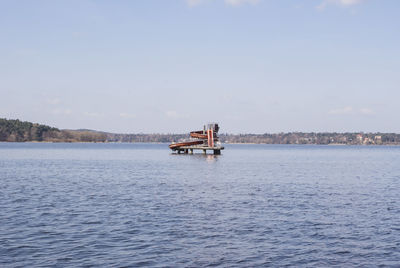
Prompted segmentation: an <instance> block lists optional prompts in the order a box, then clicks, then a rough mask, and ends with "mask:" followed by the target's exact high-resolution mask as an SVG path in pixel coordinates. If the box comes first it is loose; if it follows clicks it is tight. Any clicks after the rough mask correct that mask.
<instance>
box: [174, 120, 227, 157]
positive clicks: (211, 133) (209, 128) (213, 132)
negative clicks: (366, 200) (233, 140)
mask: <svg viewBox="0 0 400 268" xmlns="http://www.w3.org/2000/svg"><path fill="white" fill-rule="evenodd" d="M218 131H219V126H218V124H216V123H212V124H208V125H206V126H204V129H203V130H199V131H192V132H190V137H191V138H192V139H195V140H190V141H181V142H178V143H172V144H170V145H169V148H170V149H171V150H172V151H177V152H178V154H179V153H181V152H184V153H191V154H192V153H193V150H203V153H206V152H207V150H213V151H214V154H221V150H223V149H224V147H222V146H221V143H220V142H219V141H218V140H219V139H218Z"/></svg>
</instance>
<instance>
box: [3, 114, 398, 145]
mask: <svg viewBox="0 0 400 268" xmlns="http://www.w3.org/2000/svg"><path fill="white" fill-rule="evenodd" d="M185 138H189V134H115V133H106V132H98V131H93V130H60V129H58V128H54V127H50V126H46V125H41V124H36V123H31V122H22V121H20V120H7V119H0V141H3V142H28V141H29V142H159V143H162V142H176V141H179V140H182V139H185ZM220 141H221V142H222V143H258V144H347V145H357V144H363V145H400V134H396V133H362V132H361V133H305V132H291V133H277V134H221V135H220Z"/></svg>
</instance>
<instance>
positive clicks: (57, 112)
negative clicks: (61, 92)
mask: <svg viewBox="0 0 400 268" xmlns="http://www.w3.org/2000/svg"><path fill="white" fill-rule="evenodd" d="M51 113H52V114H54V115H71V114H72V110H70V109H54V110H53V111H51Z"/></svg>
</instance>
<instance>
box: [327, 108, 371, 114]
mask: <svg viewBox="0 0 400 268" xmlns="http://www.w3.org/2000/svg"><path fill="white" fill-rule="evenodd" d="M328 113H329V114H330V115H373V114H375V112H374V111H373V110H372V109H370V108H361V109H355V108H353V107H352V106H346V107H343V108H338V109H332V110H330V111H329V112H328Z"/></svg>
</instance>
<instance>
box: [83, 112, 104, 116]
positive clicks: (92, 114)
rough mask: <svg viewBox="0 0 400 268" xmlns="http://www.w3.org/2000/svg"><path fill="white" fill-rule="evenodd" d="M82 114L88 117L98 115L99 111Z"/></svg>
mask: <svg viewBox="0 0 400 268" xmlns="http://www.w3.org/2000/svg"><path fill="white" fill-rule="evenodd" d="M83 115H84V116H88V117H98V116H100V114H99V113H91V112H84V113H83Z"/></svg>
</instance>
